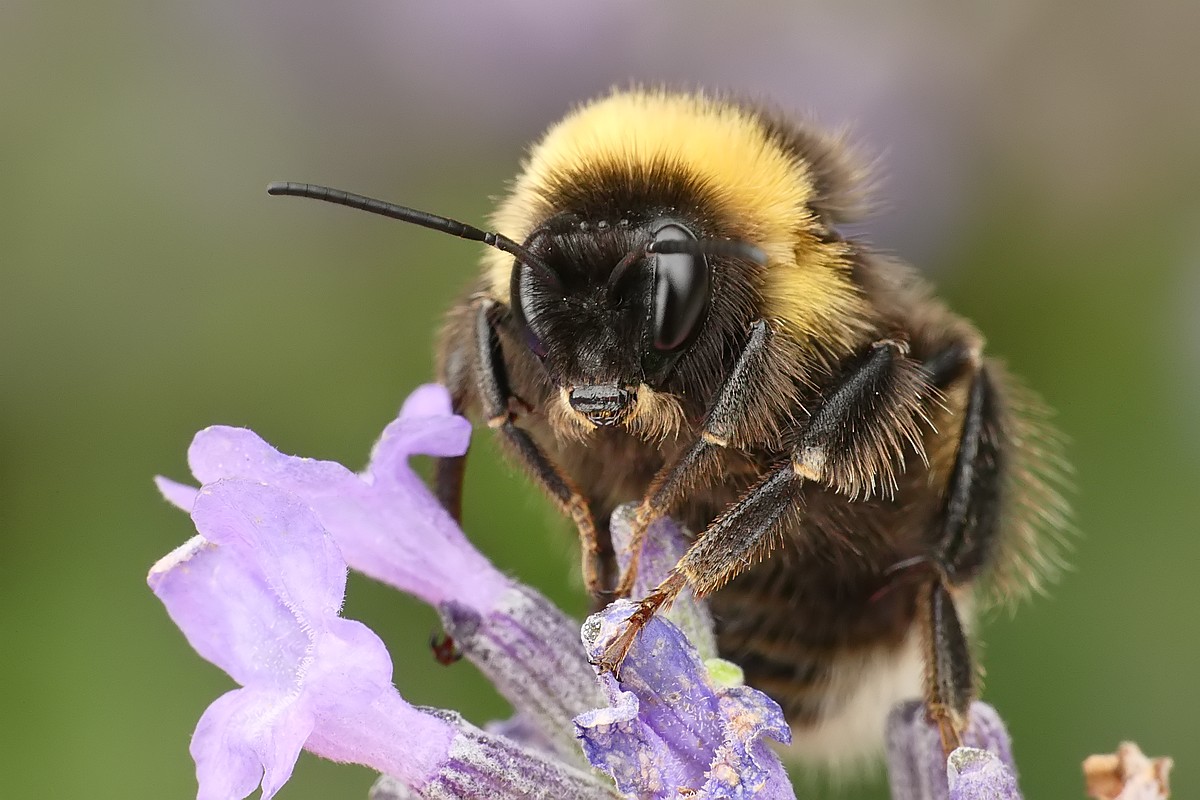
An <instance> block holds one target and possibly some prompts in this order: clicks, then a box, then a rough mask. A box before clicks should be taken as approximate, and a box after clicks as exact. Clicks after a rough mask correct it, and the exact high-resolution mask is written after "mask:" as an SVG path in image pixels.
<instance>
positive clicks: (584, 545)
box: [436, 298, 601, 596]
mask: <svg viewBox="0 0 1200 800" xmlns="http://www.w3.org/2000/svg"><path fill="white" fill-rule="evenodd" d="M502 311H503V306H501V305H500V304H499V303H497V302H496V301H495V300H492V299H490V298H479V299H478V300H477V301H476V302H475V312H474V319H473V331H472V333H473V336H472V340H473V342H472V343H473V345H474V351H475V359H474V369H467V368H460V369H458V370H451V371H449V372H452V373H457V374H451V376H450V377H451V378H452V379H456V382H457V383H460V384H461V383H465V382H467V381H471V382H472V383H473V384H474V391H475V394H476V396H477V397H478V398H479V402H480V405H481V406H482V409H483V417H484V420H486V422H487V425H488V427H489V428H492V429H493V430H495V431H497V432H498V433H499V434H500V436H501V437H502V439H503V441H504V442H505V444H506V445H507V447H508V449H509V450H510V451H511V452H512V453H513V454H514V455H515V456H516V458H517V460H518V461H519V462H520V463H521V464H523V465H524V466H525V468H526V470H527V471H528V472H529V474H530V475H531V476H532V477H533V478H534V480H535V481H536V482H537V483H538V484H539V485H540V486H541V487H542V489H543V490H545V492H546V494H548V495H549V496H550V499H551V500H553V501H554V502H555V503H556V504H557V505H558V507H559V508H560V509H561V510H562V511H563V512H564V513H565V514H567V515H569V516H570V517H571V519H572V520H573V521H574V522H575V525H576V527H577V528H578V529H579V543H580V549H581V551H582V560H583V580H584V583H585V584H586V586H587V589H588V591H589V592H591V593H592V595H593V596H595V595H597V594H599V592H600V591H601V585H600V576H601V554H600V546H599V541H598V538H597V534H596V523H595V519H594V518H593V516H592V510H591V507H590V506H589V505H588V501H587V498H585V497H584V496H583V493H582V492H580V491H579V489H578V488H577V487H576V486H575V484H574V482H573V481H572V480H571V479H570V478H568V477H567V476H566V475H565V474H564V473H563V472H562V470H561V469H560V468H559V467H558V466H557V465H556V464H554V462H552V461H551V460H550V459H549V458H548V457H547V456H546V455H545V454H544V453H543V452H542V451H541V448H539V447H538V446H537V444H536V443H535V442H534V441H533V439H532V438H531V437H530V436H529V433H528V432H527V431H525V430H523V429H522V428H519V427H517V424H516V421H517V415H516V413H515V412H514V410H513V406H514V405H515V404H519V401H517V402H514V401H516V398H515V396H514V395H513V392H512V390H511V388H510V386H509V381H508V370H507V368H506V367H505V364H504V354H503V351H502V349H501V346H500V337H499V334H498V333H497V330H496V327H497V325H498V324H499V321H500V318H501V314H502ZM450 391H451V395H452V396H454V397H455V398H458V397H461V396H465V391H464V389H463V387H461V386H451V387H450ZM462 459H463V457H462V456H460V457H459V458H458V459H444V460H443V463H442V464H440V465H439V468H438V470H437V473H436V480H437V485H438V497H439V498H440V499H441V500H442V502H443V505H447V506H448V507H449V508H451V510H452V513H453V510H454V509H457V507H458V503H459V498H460V496H461V491H462V490H461V487H462V471H463V463H464V462H463V461H462Z"/></svg>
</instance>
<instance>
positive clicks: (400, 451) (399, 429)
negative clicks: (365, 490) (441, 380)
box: [369, 383, 471, 479]
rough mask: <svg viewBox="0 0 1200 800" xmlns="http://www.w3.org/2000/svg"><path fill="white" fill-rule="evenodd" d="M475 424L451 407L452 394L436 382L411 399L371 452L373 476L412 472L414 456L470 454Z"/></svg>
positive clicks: (425, 386)
mask: <svg viewBox="0 0 1200 800" xmlns="http://www.w3.org/2000/svg"><path fill="white" fill-rule="evenodd" d="M470 438H471V423H470V422H468V421H467V420H466V419H464V418H463V417H460V416H458V415H456V414H455V413H454V412H453V411H452V410H451V407H450V393H449V392H447V391H446V389H445V387H443V386H439V385H437V384H434V383H429V384H425V385H424V386H421V387H419V388H418V389H417V390H416V391H415V392H413V393H412V394H410V395H409V396H408V399H407V400H405V401H404V406H403V407H402V408H401V409H400V416H399V417H398V418H397V419H396V421H395V422H393V423H391V424H390V425H388V426H387V427H386V428H384V431H383V435H382V436H380V437H379V442H378V443H377V444H376V445H375V449H374V451H373V452H372V453H371V469H370V470H369V471H370V472H371V473H373V474H375V475H376V477H377V478H378V479H386V478H387V476H389V475H391V474H392V473H393V471H395V472H402V473H403V472H407V471H408V459H409V457H410V456H413V455H427V456H461V455H462V454H463V453H465V452H467V444H468V442H469V441H470Z"/></svg>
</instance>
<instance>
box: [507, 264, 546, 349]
mask: <svg viewBox="0 0 1200 800" xmlns="http://www.w3.org/2000/svg"><path fill="white" fill-rule="evenodd" d="M513 283H514V286H513V298H512V306H511V308H513V309H514V310H515V311H516V312H517V318H518V320H519V323H520V325H521V327H522V328H523V329H524V338H525V344H526V346H528V347H529V349H530V350H531V351H532V352H533V354H534V355H535V356H537V357H538V358H539V359H543V360H544V359H545V358H546V354H547V350H546V345H545V344H544V343H543V342H542V334H543V331H542V327H543V325H542V320H541V316H542V314H541V308H540V306H542V304H543V303H544V302H545V297H544V292H542V291H540V290H539V287H537V286H536V285H535V277H534V276H533V275H532V274H531V270H530V269H529V268H528V267H527V266H525V265H524V264H518V265H517V268H516V269H515V270H513Z"/></svg>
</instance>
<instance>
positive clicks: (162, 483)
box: [154, 475, 200, 514]
mask: <svg viewBox="0 0 1200 800" xmlns="http://www.w3.org/2000/svg"><path fill="white" fill-rule="evenodd" d="M154 485H155V486H157V487H158V491H159V492H160V493H161V494H162V496H163V497H164V498H166V500H167V502H168V503H170V504H171V505H173V506H175V507H176V508H178V509H180V510H182V511H186V512H187V513H189V514H190V513H192V504H193V503H195V502H196V495H197V494H199V493H200V490H199V489H197V488H196V487H195V486H188V485H187V484H183V483H177V482H176V481H173V480H171V479H170V478H164V477H163V476H161V475H156V476H155V477H154Z"/></svg>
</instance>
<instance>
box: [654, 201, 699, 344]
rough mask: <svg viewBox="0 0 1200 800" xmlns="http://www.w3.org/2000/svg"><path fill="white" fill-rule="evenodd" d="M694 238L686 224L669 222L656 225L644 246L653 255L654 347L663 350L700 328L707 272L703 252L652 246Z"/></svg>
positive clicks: (684, 340)
mask: <svg viewBox="0 0 1200 800" xmlns="http://www.w3.org/2000/svg"><path fill="white" fill-rule="evenodd" d="M695 240H696V237H695V236H694V235H693V234H692V232H691V231H689V230H688V229H687V228H684V227H683V226H682V225H677V224H673V223H672V224H667V225H664V226H663V227H661V228H659V229H658V231H657V232H656V233H655V234H654V241H653V243H651V244H650V246H649V248H648V249H649V250H650V252H651V253H653V256H654V309H653V312H652V320H653V324H654V347H655V349H657V350H660V351H663V352H671V351H674V350H678V349H680V348H681V347H683V346H684V345H686V344H687V343H688V342H689V341H691V338H692V336H693V335H694V334H695V333H696V332H697V331H698V330H699V329H700V323H701V322H702V321H703V320H704V314H705V312H706V311H707V310H708V295H709V289H710V284H711V275H710V274H709V268H708V259H706V258H705V257H704V254H703V253H698V252H656V251H655V246H656V245H659V244H660V243H665V242H689V241H690V242H694V241H695ZM664 249H670V246H669V245H667V246H666V247H664Z"/></svg>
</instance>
